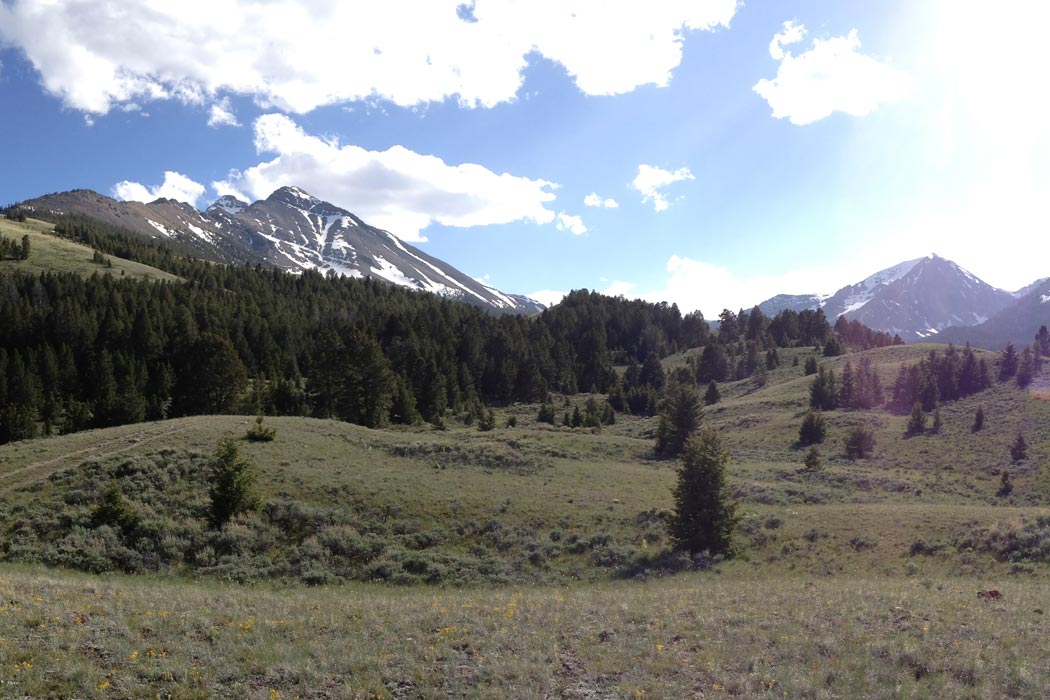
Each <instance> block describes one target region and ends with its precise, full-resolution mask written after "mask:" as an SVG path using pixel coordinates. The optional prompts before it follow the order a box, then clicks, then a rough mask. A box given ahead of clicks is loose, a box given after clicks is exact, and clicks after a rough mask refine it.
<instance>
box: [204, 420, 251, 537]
mask: <svg viewBox="0 0 1050 700" xmlns="http://www.w3.org/2000/svg"><path fill="white" fill-rule="evenodd" d="M208 499H209V506H208V522H209V524H210V525H211V526H212V527H213V528H216V529H221V528H222V527H223V525H225V524H226V523H227V522H228V521H229V519H230V518H232V517H233V516H234V515H236V514H237V513H240V512H242V511H246V510H252V509H254V508H255V507H256V506H257V505H258V497H257V496H256V495H255V465H254V464H252V462H251V460H249V459H248V458H247V457H244V456H242V455H241V454H240V452H239V450H238V447H237V443H236V442H235V441H234V440H223V441H222V442H221V443H220V444H219V447H218V449H217V450H216V451H215V456H214V457H213V458H212V460H211V472H210V474H209V475H208Z"/></svg>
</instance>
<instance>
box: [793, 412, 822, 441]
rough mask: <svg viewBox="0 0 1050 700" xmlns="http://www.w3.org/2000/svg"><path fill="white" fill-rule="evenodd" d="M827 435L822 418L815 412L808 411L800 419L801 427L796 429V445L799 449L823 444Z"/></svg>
mask: <svg viewBox="0 0 1050 700" xmlns="http://www.w3.org/2000/svg"><path fill="white" fill-rule="evenodd" d="M826 435H827V426H826V424H825V422H824V416H822V415H820V414H819V413H817V412H816V411H810V412H809V413H807V414H806V415H805V417H804V418H803V419H802V425H801V426H800V427H799V429H798V444H799V445H800V446H801V447H806V446H807V445H816V444H818V443H821V442H824V438H825V436H826Z"/></svg>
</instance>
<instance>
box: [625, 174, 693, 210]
mask: <svg viewBox="0 0 1050 700" xmlns="http://www.w3.org/2000/svg"><path fill="white" fill-rule="evenodd" d="M695 179H696V178H695V177H694V176H693V173H692V172H690V170H689V168H685V167H682V168H679V169H678V170H675V171H674V172H671V171H670V170H664V169H663V168H657V167H656V166H654V165H645V164H644V163H643V164H642V165H639V166H638V174H637V175H635V177H634V180H633V181H632V182H631V187H633V188H634V189H636V190H638V191H639V192H641V193H642V203H643V204H644V203H646V202H652V203H653V208H655V209H656V211H664V210H666V209H667V208H668V207H669V206H671V203H670V202H669V201H668V200H667V196H666V195H665V194H664V193H663V191H662V190H663V189H664V188H665V187H667V186H668V185H673V184H674V183H676V182H682V181H683V180H695Z"/></svg>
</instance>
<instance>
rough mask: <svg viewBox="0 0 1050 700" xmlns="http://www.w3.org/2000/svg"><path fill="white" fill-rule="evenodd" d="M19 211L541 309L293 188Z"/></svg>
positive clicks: (226, 258) (51, 199) (242, 258)
mask: <svg viewBox="0 0 1050 700" xmlns="http://www.w3.org/2000/svg"><path fill="white" fill-rule="evenodd" d="M19 206H20V207H22V208H24V209H26V210H30V211H33V210H36V211H43V212H50V213H58V214H63V213H64V214H76V215H80V216H86V217H90V218H92V219H97V220H100V221H103V222H105V223H108V224H111V225H115V226H120V227H123V228H125V229H128V230H130V231H133V232H135V233H138V234H140V235H142V236H146V237H149V238H153V239H167V240H170V241H172V242H174V243H176V244H177V245H178V247H179V248H180V249H182V250H186V251H188V252H190V253H192V254H193V255H196V256H198V257H201V258H204V259H206V260H211V261H214V262H223V263H230V264H242V265H243V264H248V265H254V264H263V265H267V266H271V267H277V268H281V269H284V270H290V271H295V272H298V271H303V270H318V271H320V272H328V271H334V272H336V273H338V274H341V275H347V276H351V277H374V278H378V279H383V280H386V281H387V282H391V283H393V284H397V285H401V286H404V287H411V288H413V289H419V290H422V291H427V292H433V293H435V294H440V295H442V296H445V297H449V298H452V299H458V300H460V301H465V302H468V303H471V304H474V305H477V306H482V307H485V308H488V309H491V310H492V311H494V312H497V313H513V314H531V313H536V312H539V311H542V310H543V308H544V307H543V305H542V304H540V303H539V302H537V301H535V300H533V299H529V298H528V297H525V296H522V295H519V294H506V293H504V292H501V291H499V290H497V289H494V288H492V287H489V286H487V285H484V284H482V283H480V282H478V281H477V280H475V279H474V278H472V277H470V276H469V275H466V274H464V273H462V272H460V271H459V270H457V269H456V268H454V267H452V266H451V265H449V264H448V263H446V262H444V261H442V260H439V259H437V258H435V257H432V256H430V255H427V254H426V253H424V252H423V251H421V250H419V249H418V248H416V247H414V246H411V245H408V244H406V243H403V242H402V241H401V240H399V239H398V238H397V236H395V235H393V234H391V233H389V232H387V231H384V230H382V229H378V228H375V227H373V226H369V225H368V224H367V223H365V222H364V221H362V220H361V219H360V218H358V217H357V216H355V215H354V214H352V213H351V212H349V211H347V210H345V209H341V208H340V207H337V206H336V205H334V204H331V203H329V202H324V201H322V200H320V199H317V198H316V197H314V196H312V195H310V194H309V193H307V192H304V191H303V190H301V189H299V188H298V187H282V188H280V189H278V190H276V191H275V192H273V194H271V195H270V196H269V197H267V198H266V199H264V200H260V201H257V202H254V203H252V204H249V203H247V202H243V201H241V200H239V199H237V198H236V197H232V196H230V195H225V196H223V197H220V198H219V199H218V200H217V201H215V202H214V203H213V204H212V205H211V206H209V207H208V208H207V209H206V210H205V211H203V212H201V211H198V210H197V209H195V208H194V207H192V206H190V205H189V204H186V203H185V202H177V201H175V200H172V199H158V200H155V201H153V202H150V203H148V204H143V203H140V202H120V201H117V200H115V199H111V198H109V197H106V196H103V195H100V194H98V193H97V192H92V191H90V190H73V191H71V192H63V193H59V194H51V195H45V196H43V197H39V198H37V199H32V200H28V201H26V202H22V203H21V204H20V205H19Z"/></svg>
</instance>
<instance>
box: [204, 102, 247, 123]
mask: <svg viewBox="0 0 1050 700" xmlns="http://www.w3.org/2000/svg"><path fill="white" fill-rule="evenodd" d="M240 125H241V123H240V122H239V121H237V115H236V114H234V113H233V110H232V109H230V100H229V99H228V98H223V99H221V100H219V101H218V102H216V103H215V104H213V105H212V106H211V112H210V113H209V115H208V126H210V127H216V128H217V127H220V126H240Z"/></svg>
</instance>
